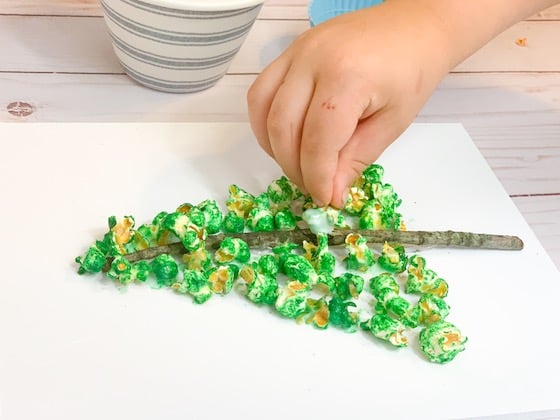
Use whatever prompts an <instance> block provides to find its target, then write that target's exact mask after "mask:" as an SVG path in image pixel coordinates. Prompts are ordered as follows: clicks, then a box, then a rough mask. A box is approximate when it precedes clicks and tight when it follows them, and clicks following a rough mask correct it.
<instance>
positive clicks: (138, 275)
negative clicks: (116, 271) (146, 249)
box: [131, 261, 152, 282]
mask: <svg viewBox="0 0 560 420" xmlns="http://www.w3.org/2000/svg"><path fill="white" fill-rule="evenodd" d="M151 272H152V266H151V265H150V263H149V262H147V261H138V262H135V263H133V264H132V271H131V274H132V277H133V278H134V279H135V280H138V281H141V282H144V281H146V280H147V279H148V276H149V275H150V273H151Z"/></svg>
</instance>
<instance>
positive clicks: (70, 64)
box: [0, 16, 560, 73]
mask: <svg viewBox="0 0 560 420" xmlns="http://www.w3.org/2000/svg"><path fill="white" fill-rule="evenodd" d="M308 26H309V25H308V22H306V21H281V20H280V21H275V20H271V21H262V20H261V21H257V22H256V23H255V25H254V27H253V29H252V30H251V32H250V33H249V35H248V37H247V40H246V41H245V44H244V46H243V47H242V48H241V50H240V51H239V54H238V55H237V56H236V57H235V59H234V61H233V63H232V65H231V68H230V72H231V73H259V72H260V71H262V69H263V68H264V67H265V66H266V65H267V64H268V63H270V62H271V61H272V60H273V59H274V58H275V57H276V56H278V55H279V54H280V53H281V52H282V51H283V50H284V49H285V48H286V47H287V46H288V45H289V44H290V42H291V41H292V40H293V39H294V38H295V37H297V36H298V35H299V34H300V33H301V32H303V31H305V30H306V29H307V28H308ZM0 28H2V31H3V32H2V33H3V34H4V36H2V37H0V53H1V54H2V60H1V61H0V71H4V72H16V71H17V72H74V73H121V72H122V70H121V68H120V66H119V64H118V62H117V60H116V58H115V55H114V54H113V53H112V47H111V44H110V38H109V36H108V33H107V30H106V27H105V24H104V21H103V19H101V18H98V17H92V18H88V17H81V18H80V17H50V16H49V17H28V16H27V17H24V16H0ZM68 34H73V35H72V36H68ZM518 37H527V39H528V46H527V47H519V46H517V45H516V44H515V40H516V39H517V38H518ZM555 38H556V39H558V38H560V23H559V22H555V21H554V22H552V21H535V22H521V23H519V24H518V25H516V26H514V27H513V28H511V29H510V30H508V31H506V32H505V33H503V34H502V35H500V36H499V37H497V38H496V39H495V40H493V41H492V42H491V43H490V44H488V45H487V46H486V47H484V48H483V49H481V50H480V51H479V52H478V53H476V54H474V55H473V56H472V57H470V58H469V59H467V60H466V61H465V62H464V63H462V64H461V65H459V66H458V68H457V69H456V70H455V71H460V72H482V71H486V72H492V71H538V72H542V71H560V54H558V53H557V43H555V42H550V40H551V39H555ZM255 52H257V53H255Z"/></svg>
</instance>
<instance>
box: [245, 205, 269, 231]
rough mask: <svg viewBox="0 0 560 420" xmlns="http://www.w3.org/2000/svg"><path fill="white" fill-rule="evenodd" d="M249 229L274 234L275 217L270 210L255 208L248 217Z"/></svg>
mask: <svg viewBox="0 0 560 420" xmlns="http://www.w3.org/2000/svg"><path fill="white" fill-rule="evenodd" d="M247 227H248V228H249V229H250V230H252V231H253V232H272V231H273V230H274V215H273V214H272V211H271V210H270V209H269V208H264V207H255V208H254V209H252V210H251V211H250V212H249V215H248V217H247Z"/></svg>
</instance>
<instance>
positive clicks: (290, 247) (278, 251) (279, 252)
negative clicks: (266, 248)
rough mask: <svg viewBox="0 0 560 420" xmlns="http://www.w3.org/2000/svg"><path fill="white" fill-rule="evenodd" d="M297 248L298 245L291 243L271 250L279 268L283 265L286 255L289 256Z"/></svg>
mask: <svg viewBox="0 0 560 420" xmlns="http://www.w3.org/2000/svg"><path fill="white" fill-rule="evenodd" d="M298 248H299V245H297V244H294V243H293V242H286V243H283V244H282V245H278V246H275V247H274V248H272V252H273V253H274V255H276V257H277V258H278V264H279V267H282V265H284V260H285V259H286V257H287V256H288V255H291V254H292V252H293V251H295V250H296V249H298Z"/></svg>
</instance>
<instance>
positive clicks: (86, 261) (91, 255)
mask: <svg viewBox="0 0 560 420" xmlns="http://www.w3.org/2000/svg"><path fill="white" fill-rule="evenodd" d="M75 261H76V262H77V263H78V264H79V265H80V266H79V267H78V274H85V273H92V274H93V273H99V272H100V271H101V270H102V269H103V266H104V265H105V261H106V258H105V254H104V253H103V252H102V251H101V250H100V249H99V247H98V245H92V246H90V247H89V249H88V250H87V252H86V254H85V255H84V256H83V257H76V259H75Z"/></svg>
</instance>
